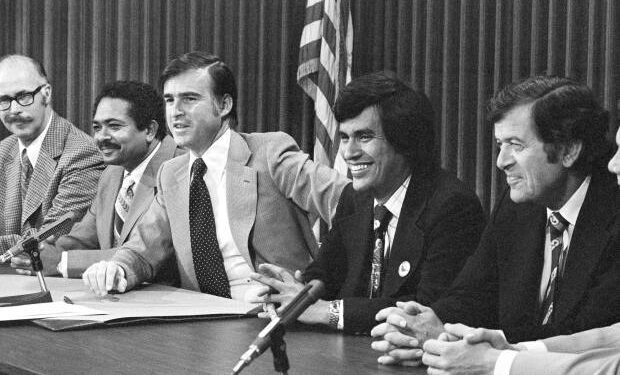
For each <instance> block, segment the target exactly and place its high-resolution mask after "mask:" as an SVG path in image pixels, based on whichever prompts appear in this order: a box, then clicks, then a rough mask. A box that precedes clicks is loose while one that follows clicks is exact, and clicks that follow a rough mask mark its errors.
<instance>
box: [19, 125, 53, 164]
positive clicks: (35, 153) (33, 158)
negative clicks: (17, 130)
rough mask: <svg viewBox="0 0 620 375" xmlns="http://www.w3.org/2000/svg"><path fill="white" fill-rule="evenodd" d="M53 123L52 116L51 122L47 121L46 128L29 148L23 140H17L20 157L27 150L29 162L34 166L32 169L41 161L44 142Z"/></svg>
mask: <svg viewBox="0 0 620 375" xmlns="http://www.w3.org/2000/svg"><path fill="white" fill-rule="evenodd" d="M51 123H52V116H50V118H49V120H47V124H46V125H45V128H44V129H43V131H42V132H41V134H39V135H38V136H37V137H36V138H35V139H34V141H32V142H30V144H29V145H28V147H26V146H24V144H23V143H22V141H21V139H19V138H17V145H18V147H19V155H18V156H19V157H20V158H21V156H22V152H23V151H24V149H26V154H28V160H30V164H32V169H33V170H34V167H35V166H36V165H37V160H38V159H39V153H40V152H41V146H42V145H43V140H44V139H45V135H46V134H47V131H48V130H49V128H50V124H51Z"/></svg>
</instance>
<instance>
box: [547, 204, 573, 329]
mask: <svg viewBox="0 0 620 375" xmlns="http://www.w3.org/2000/svg"><path fill="white" fill-rule="evenodd" d="M547 225H548V226H549V239H550V241H551V274H550V275H549V284H547V289H546V290H545V295H544V298H543V301H542V305H541V313H542V320H541V323H542V325H546V324H548V323H549V322H550V321H551V320H552V316H553V305H554V301H555V300H554V296H555V295H556V294H557V290H558V289H559V284H560V280H561V278H562V273H563V271H564V262H565V260H564V258H565V256H566V251H567V250H568V247H567V248H564V244H563V241H562V237H563V233H564V231H565V230H566V228H568V221H566V219H564V218H563V217H562V215H560V213H559V212H554V213H552V214H551V215H550V216H549V220H548V222H547Z"/></svg>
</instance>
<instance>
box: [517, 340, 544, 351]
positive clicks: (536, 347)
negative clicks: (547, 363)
mask: <svg viewBox="0 0 620 375" xmlns="http://www.w3.org/2000/svg"><path fill="white" fill-rule="evenodd" d="M518 345H520V346H522V347H524V348H525V349H526V350H527V351H530V352H548V351H549V350H548V349H547V346H546V345H545V343H544V342H542V340H536V341H524V342H520V343H519V344H518Z"/></svg>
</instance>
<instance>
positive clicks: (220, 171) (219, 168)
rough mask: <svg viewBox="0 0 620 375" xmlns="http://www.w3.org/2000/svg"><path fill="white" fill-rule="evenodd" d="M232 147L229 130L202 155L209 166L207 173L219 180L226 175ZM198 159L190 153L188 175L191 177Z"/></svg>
mask: <svg viewBox="0 0 620 375" xmlns="http://www.w3.org/2000/svg"><path fill="white" fill-rule="evenodd" d="M229 147H230V129H227V130H226V131H225V132H224V134H222V136H221V137H219V138H218V139H217V140H216V141H215V142H213V144H212V145H211V147H209V148H208V149H207V151H205V153H204V154H202V160H204V162H205V164H206V165H207V173H208V174H209V175H211V176H214V177H216V178H217V179H218V180H219V179H221V178H222V176H223V175H224V170H225V169H226V162H227V161H228V149H229ZM196 159H197V157H196V156H195V155H194V154H193V153H191V152H190V153H189V166H188V170H189V172H188V174H189V175H190V176H191V171H192V164H194V160H196Z"/></svg>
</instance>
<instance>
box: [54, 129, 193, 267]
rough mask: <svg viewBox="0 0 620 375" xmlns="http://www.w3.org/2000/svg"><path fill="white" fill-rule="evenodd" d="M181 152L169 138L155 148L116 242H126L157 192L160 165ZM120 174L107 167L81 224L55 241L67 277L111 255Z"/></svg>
mask: <svg viewBox="0 0 620 375" xmlns="http://www.w3.org/2000/svg"><path fill="white" fill-rule="evenodd" d="M184 152H185V151H184V150H182V149H180V148H177V145H176V143H175V142H174V140H173V139H172V137H170V136H166V137H165V138H164V139H162V141H161V145H160V146H159V149H158V150H157V152H156V153H155V155H153V158H152V159H151V160H150V162H149V163H148V165H147V166H146V169H145V170H144V173H143V174H142V178H140V183H139V184H138V185H137V187H136V189H135V193H134V198H133V201H132V204H131V208H130V209H129V213H128V215H127V219H126V220H125V223H124V225H123V229H122V231H121V233H120V238H119V243H123V242H125V241H126V240H127V238H128V237H129V233H130V232H131V230H132V229H133V228H134V227H135V224H136V222H137V221H138V219H139V218H140V217H141V216H142V215H144V213H145V212H146V211H147V209H148V208H149V206H150V205H151V202H152V201H153V198H154V197H155V194H156V191H157V187H156V180H155V178H156V177H157V171H158V170H159V167H160V166H161V164H162V163H163V162H165V161H166V160H169V159H172V158H173V157H175V156H178V155H181V154H183V153H184ZM124 173H125V168H123V167H122V166H116V165H110V166H108V167H107V168H106V169H105V170H104V171H103V173H102V175H101V179H100V180H99V185H98V186H97V196H96V197H95V200H94V201H93V204H92V205H91V206H90V209H89V210H88V211H87V212H86V215H84V217H83V218H82V221H80V222H79V223H77V224H75V226H74V227H73V228H72V229H71V232H70V233H69V234H68V235H66V236H63V237H60V238H59V239H58V240H57V241H56V246H57V247H58V248H59V250H61V251H68V253H67V266H68V268H67V270H68V276H69V277H82V273H83V272H84V271H85V270H86V268H88V267H89V266H90V265H91V264H93V263H96V262H98V261H100V260H108V259H110V258H111V257H112V255H113V254H114V250H113V249H112V248H113V247H114V216H115V215H114V204H115V202H116V196H117V195H118V191H119V189H120V188H121V184H122V183H123V175H124ZM93 250H99V251H93ZM175 267H176V266H175Z"/></svg>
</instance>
